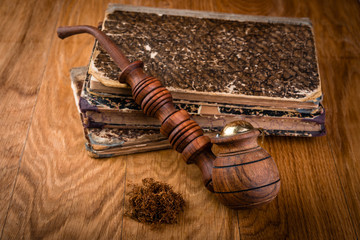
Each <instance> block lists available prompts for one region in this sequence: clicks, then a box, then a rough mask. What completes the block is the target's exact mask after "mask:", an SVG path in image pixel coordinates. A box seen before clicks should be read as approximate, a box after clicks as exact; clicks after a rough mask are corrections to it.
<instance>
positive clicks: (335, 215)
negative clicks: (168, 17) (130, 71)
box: [0, 1, 360, 239]
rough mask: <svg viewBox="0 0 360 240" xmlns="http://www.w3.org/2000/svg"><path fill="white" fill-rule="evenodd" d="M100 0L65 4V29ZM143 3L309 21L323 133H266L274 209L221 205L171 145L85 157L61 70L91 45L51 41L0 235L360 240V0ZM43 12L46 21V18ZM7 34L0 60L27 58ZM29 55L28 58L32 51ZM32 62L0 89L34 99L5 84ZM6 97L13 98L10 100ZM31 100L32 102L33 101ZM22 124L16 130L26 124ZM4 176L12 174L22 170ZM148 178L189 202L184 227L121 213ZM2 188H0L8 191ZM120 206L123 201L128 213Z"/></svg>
mask: <svg viewBox="0 0 360 240" xmlns="http://www.w3.org/2000/svg"><path fill="white" fill-rule="evenodd" d="M128 3H129V2H128ZM137 3H139V2H137ZM38 4H40V3H38ZM57 4H60V3H59V2H58V3H57ZM106 4H107V2H106V1H103V2H97V1H94V2H88V1H80V2H75V1H68V2H65V4H64V7H63V9H62V11H61V24H62V25H65V24H66V25H67V24H70V25H73V24H80V23H81V24H83V23H86V24H92V25H96V24H97V22H98V21H99V20H101V19H102V17H103V14H104V10H105V9H106ZM144 4H146V5H147V6H151V5H152V6H156V7H176V8H192V9H196V10H207V11H210V10H216V11H223V12H235V13H244V14H264V15H276V16H289V17H291V16H296V17H304V16H308V17H310V18H311V19H312V20H313V22H314V27H315V36H316V41H317V42H316V43H317V47H318V50H319V56H320V58H319V60H320V72H321V74H322V79H323V86H324V92H325V94H326V95H325V106H326V108H327V109H328V112H327V113H328V116H327V126H328V132H329V134H328V136H327V137H323V138H317V139H305V138H304V139H303V138H275V137H273V138H269V139H268V140H266V143H265V147H266V148H267V149H268V150H269V152H270V153H271V154H272V155H273V156H274V158H275V160H276V162H277V164H278V166H279V170H280V174H281V177H282V189H281V191H280V194H279V197H278V198H277V199H276V200H275V201H274V202H272V203H271V204H270V205H267V206H264V207H261V208H259V209H252V210H243V211H238V212H235V211H232V210H228V209H225V208H224V207H223V206H221V205H219V203H218V202H217V200H216V199H215V196H213V195H212V194H211V193H208V192H207V191H206V189H205V188H204V187H203V186H202V183H201V176H200V172H199V171H198V169H196V166H194V165H185V164H184V163H183V162H182V159H181V157H180V155H178V154H177V153H174V152H172V151H171V150H166V151H161V152H154V153H148V154H146V153H144V154H137V155H131V156H128V157H119V158H114V159H110V160H107V161H98V160H93V159H91V158H88V157H87V156H86V154H85V151H84V147H83V140H82V138H83V137H82V132H81V127H80V123H79V118H78V115H77V112H76V109H75V106H74V103H73V99H72V94H71V90H70V84H69V79H68V77H69V74H68V70H69V69H70V68H71V67H74V66H81V65H85V64H87V62H88V59H89V55H90V49H91V47H92V44H93V40H92V38H90V37H85V36H81V37H75V38H72V39H67V40H66V41H62V42H60V40H56V41H55V42H54V43H53V44H52V46H51V55H50V56H49V64H48V66H47V69H46V72H45V74H44V77H43V84H42V86H41V90H40V94H39V98H38V104H37V106H36V110H35V114H34V119H33V124H32V126H31V129H30V132H29V140H28V143H27V146H26V149H25V152H24V156H23V160H22V164H21V168H20V172H19V176H18V180H17V184H16V188H15V190H14V197H13V202H12V203H11V206H10V210H9V215H8V218H7V222H6V225H5V228H4V232H3V239H14V238H51V239H53V238H61V239H69V238H80V239H81V238H105V239H106V238H107V239H108V238H121V237H123V238H150V239H154V238H156V239H158V238H180V239H184V238H195V239H204V238H205V239H206V238H207V239H215V238H223V239H233V238H239V237H241V238H250V239H251V238H298V239H300V238H301V239H307V238H313V239H324V238H325V239H326V238H334V239H338V238H340V239H344V238H350V239H352V238H358V237H359V236H358V235H357V233H356V229H359V222H360V221H359V216H360V214H359V196H360V194H359V188H358V187H357V185H358V182H359V180H360V179H359V163H358V159H359V150H358V149H357V148H356V146H357V145H356V143H357V142H358V141H359V114H360V110H359V108H358V107H357V102H358V100H359V96H358V92H359V83H358V82H359V81H358V80H359V67H360V66H359V58H358V56H359V44H358V41H357V39H359V35H358V34H359V32H360V31H358V27H359V25H358V24H357V25H356V22H359V21H358V18H359V16H360V14H359V4H358V3H357V2H356V1H352V2H348V3H347V4H343V3H341V2H339V3H337V2H335V1H330V2H328V3H327V4H324V3H320V2H316V1H308V2H295V1H294V2H290V1H283V2H276V1H257V2H245V1H244V2H233V1H211V2H209V3H208V2H207V1H206V3H205V2H197V1H195V2H194V1H181V2H180V1H178V2H158V1H153V2H146V3H145V2H144ZM25 6H26V7H27V8H26V9H32V8H34V9H35V8H36V5H35V4H33V5H28V4H26V5H25ZM0 9H2V8H0ZM21 9H24V10H23V11H24V12H23V13H22V15H23V16H28V15H26V14H29V13H28V12H26V9H25V8H21ZM34 11H35V10H34ZM36 11H40V10H36ZM1 13H3V12H1ZM46 13H47V11H44V9H43V11H42V12H39V15H40V17H39V18H41V19H42V18H43V14H46ZM4 14H5V13H4ZM10 16H11V14H9V15H7V16H5V17H4V18H5V19H8V18H11V17H10ZM49 19H50V21H51V19H52V18H51V17H50V18H49ZM43 22H44V21H43ZM0 24H1V23H0ZM20 25H21V24H20ZM37 26H38V25H37ZM41 26H42V25H41ZM46 26H47V25H46ZM48 28H49V29H47V28H44V27H43V31H45V32H46V33H47V34H48V36H52V34H54V32H55V28H54V27H48ZM19 29H21V28H19ZM21 31H22V30H19V32H21ZM5 32H6V31H5ZM19 32H17V31H13V36H14V38H16V39H21V38H20V35H19V36H18V35H17V34H20V33H19ZM3 34H5V33H3V32H1V35H0V39H1V37H2V36H5V35H3ZM28 34H30V33H27V34H25V35H23V36H25V38H26V37H28V36H30V35H28ZM6 36H7V37H6V38H4V39H5V40H4V42H5V45H0V51H1V53H2V54H3V55H2V56H4V58H5V59H10V60H11V59H14V60H13V61H15V60H16V59H17V57H18V56H25V57H24V59H27V62H30V60H29V59H30V58H29V57H27V58H26V56H27V54H29V52H30V53H31V51H32V50H30V49H28V48H27V49H26V50H24V51H22V52H19V53H14V55H13V56H12V55H11V53H9V52H10V51H7V49H10V46H15V45H16V44H18V43H12V42H11V37H12V35H11V34H10V33H9V35H6ZM33 37H34V36H33ZM37 41H42V40H40V38H38V39H37V40H36V41H35V42H33V43H31V44H35V43H37ZM19 43H20V42H19ZM42 43H44V42H42ZM6 44H8V45H6ZM14 44H15V45H14ZM18 46H20V44H18ZM31 46H35V45H31ZM36 46H37V45H36ZM44 46H45V47H46V48H48V46H46V45H44ZM32 53H33V54H35V50H33V52H32ZM33 56H39V55H33ZM41 56H42V55H41ZM37 59H40V60H42V59H43V58H41V57H38V58H37ZM25 62H26V61H25V60H20V62H19V64H23V65H25ZM40 62H41V61H40ZM0 64H2V65H1V66H4V65H6V64H9V61H5V60H3V58H2V59H0ZM30 66H33V72H31V73H27V72H26V71H28V72H29V70H26V71H25V70H23V71H24V73H22V72H21V71H22V66H21V65H16V67H15V68H13V69H15V70H16V69H17V70H18V71H15V70H14V71H12V72H11V73H6V72H7V71H9V70H4V69H5V68H0V69H1V70H0V71H2V72H1V74H4V72H5V73H6V74H5V75H2V76H5V77H4V78H2V79H7V81H5V86H11V87H7V88H6V89H7V90H6V91H5V90H4V93H6V92H9V90H11V89H16V88H14V86H16V87H18V88H19V89H20V90H21V91H20V90H19V91H17V92H20V93H26V94H23V96H24V97H23V98H22V97H18V99H21V100H22V101H23V102H24V104H25V102H28V101H30V103H31V101H34V99H35V97H36V89H37V88H36V87H34V88H29V89H30V90H26V88H25V87H28V86H26V85H25V84H24V85H21V86H18V85H9V84H10V83H11V84H12V83H13V82H14V83H15V80H14V79H16V77H17V75H15V74H16V73H18V72H20V73H21V74H22V75H20V76H26V74H31V75H30V76H31V79H36V78H35V75H36V72H38V71H39V69H38V68H39V66H41V64H38V62H36V63H33V64H32V65H30ZM32 74H34V75H32ZM40 76H41V74H40ZM23 78H24V77H23ZM24 79H25V78H24ZM31 79H30V80H28V81H30V82H29V83H31V84H29V85H31V86H33V85H34V84H33V81H35V80H31ZM10 80H11V81H10ZM40 80H41V79H40ZM35 82H36V81H35ZM6 84H8V85H6ZM2 86H3V85H2ZM37 86H38V85H37ZM2 89H3V88H1V90H0V91H2ZM4 89H5V88H4ZM14 92H16V91H14ZM13 95H14V94H13V93H12V95H11V96H13ZM33 95H34V96H35V97H34V96H33ZM3 96H4V95H3ZM29 96H33V98H29ZM25 97H26V98H25ZM9 99H11V98H9ZM4 102H6V101H4ZM24 106H25V105H24ZM26 106H30V108H31V106H33V104H32V105H31V104H30V105H26ZM1 107H4V105H1ZM25 108H26V107H24V109H25ZM7 109H10V110H11V111H14V113H13V115H11V114H5V116H6V118H5V117H4V119H11V118H10V117H7V116H14V117H13V119H14V118H15V117H16V118H18V119H19V121H20V120H21V119H25V120H23V121H22V122H21V124H24V123H23V122H26V119H27V118H23V115H21V114H22V112H23V111H19V112H15V109H18V108H17V105H16V106H15V105H12V106H11V108H10V106H9V107H8V108H7ZM26 109H27V108H26ZM5 113H8V112H6V111H5ZM30 115H31V114H30ZM2 121H3V120H2ZM21 124H19V125H17V126H23V125H21ZM13 126H14V125H10V124H8V125H6V126H5V127H4V128H3V129H2V130H3V131H2V132H3V133H4V136H7V139H14V140H11V141H13V142H15V140H16V141H18V142H17V143H19V142H21V141H22V143H24V141H25V137H23V138H19V139H18V137H16V136H15V135H14V136H13V137H12V135H11V134H12V133H14V131H10V130H8V129H11V130H13ZM24 126H27V125H26V124H24ZM25 129H26V127H25ZM22 132H23V131H22ZM22 132H19V133H22ZM4 139H5V138H4ZM5 143H8V142H5ZM14 146H18V145H14ZM19 146H20V147H18V148H16V147H13V148H9V149H10V150H16V151H17V152H19V151H20V152H21V146H23V145H21V144H20V145H19ZM19 149H20V150H19ZM10 150H7V152H6V151H4V152H2V154H8V155H9V156H10V155H11V157H13V159H15V160H16V163H17V160H18V159H19V155H16V154H14V152H15V153H16V151H14V152H11V151H10ZM13 155H14V156H15V157H14V156H13ZM3 166H5V167H4V169H6V171H10V170H9V169H11V167H13V166H14V165H12V164H10V163H9V162H5V164H4V165H3ZM11 171H17V165H15V167H14V169H13V170H11ZM2 174H3V173H2ZM13 175H14V174H13ZM15 175H16V174H15ZM3 176H5V177H3ZM6 176H7V175H6V174H5V175H2V177H1V181H4V179H6ZM143 177H154V178H156V179H158V180H162V181H166V182H168V183H170V184H172V185H173V186H174V189H175V190H176V191H178V192H181V193H183V194H184V196H185V199H186V201H187V203H188V205H187V208H186V210H185V213H184V214H183V215H182V216H181V218H180V222H179V224H177V225H173V226H166V227H165V228H164V229H163V230H161V231H155V230H152V229H150V228H149V227H147V226H145V225H142V224H139V223H137V222H135V221H133V220H131V219H129V218H127V217H124V216H123V213H124V204H125V203H126V202H124V193H125V192H127V191H129V188H128V187H125V184H127V183H130V182H132V183H139V182H140V180H141V179H142V178H143ZM6 181H7V180H6ZM1 184H3V183H2V182H1ZM5 185H6V184H5ZM2 186H3V185H2ZM6 186H7V185H6ZM7 193H8V192H4V191H1V194H4V196H5V195H6V194H7ZM2 196H3V195H2ZM0 200H1V201H0V202H1V204H5V205H6V204H9V199H8V198H4V199H0ZM127 207H128V206H127V205H125V209H126V208H127Z"/></svg>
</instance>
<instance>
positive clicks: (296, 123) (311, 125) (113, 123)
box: [79, 74, 325, 136]
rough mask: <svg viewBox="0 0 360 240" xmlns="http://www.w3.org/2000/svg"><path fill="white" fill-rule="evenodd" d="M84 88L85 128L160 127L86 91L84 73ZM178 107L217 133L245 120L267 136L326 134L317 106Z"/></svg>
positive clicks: (129, 105)
mask: <svg viewBox="0 0 360 240" xmlns="http://www.w3.org/2000/svg"><path fill="white" fill-rule="evenodd" d="M82 78H83V79H85V82H84V87H83V90H82V92H81V95H80V99H79V106H80V111H81V112H82V116H83V122H84V124H85V127H87V128H94V127H100V128H102V127H111V128H129V129H136V128H138V129H159V128H160V122H159V120H157V119H156V118H152V117H148V116H146V115H144V114H143V112H142V111H141V109H140V107H139V106H138V105H137V104H136V103H135V102H134V101H133V100H132V99H129V98H126V97H121V95H119V96H117V97H114V95H110V96H108V97H102V96H97V95H93V94H91V93H89V92H88V91H87V87H86V86H87V85H88V84H89V79H90V78H91V76H90V75H89V74H87V76H85V75H83V76H82ZM174 103H175V106H176V107H177V108H178V109H185V110H187V112H189V113H190V115H191V118H192V119H193V120H195V121H196V122H198V123H199V125H200V126H201V127H202V128H203V129H204V130H205V131H206V132H218V131H220V130H221V129H222V128H223V127H224V126H225V125H226V124H227V123H230V122H232V121H236V120H246V121H248V122H250V123H251V124H252V125H253V126H254V127H257V128H262V129H263V131H264V132H265V133H266V134H268V135H280V136H321V135H323V134H324V133H325V129H324V114H325V113H324V111H323V108H319V111H318V112H316V114H310V113H294V112H286V111H279V110H263V109H256V108H251V107H249V106H244V105H240V106H237V105H229V106H207V105H201V104H199V103H198V102H190V101H189V102H188V103H177V102H176V101H174Z"/></svg>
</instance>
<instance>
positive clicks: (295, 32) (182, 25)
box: [89, 4, 322, 113]
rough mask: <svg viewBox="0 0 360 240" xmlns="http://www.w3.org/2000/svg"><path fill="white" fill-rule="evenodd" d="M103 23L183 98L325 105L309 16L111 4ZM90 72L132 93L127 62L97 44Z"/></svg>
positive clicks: (96, 81)
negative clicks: (124, 76)
mask: <svg viewBox="0 0 360 240" xmlns="http://www.w3.org/2000/svg"><path fill="white" fill-rule="evenodd" d="M102 30H103V31H104V32H105V33H106V34H107V35H108V36H109V37H110V38H112V39H113V40H114V41H115V42H116V43H117V44H118V45H119V47H120V49H121V50H122V51H123V52H124V53H125V55H126V56H127V57H128V58H129V59H130V60H131V61H134V60H142V61H144V63H145V70H146V72H147V73H148V74H149V75H152V76H156V77H158V78H159V79H160V80H161V81H162V82H163V84H164V85H165V86H166V87H167V88H168V89H169V90H170V91H171V92H172V94H173V97H174V98H176V99H180V100H181V99H183V100H189V101H204V100H205V99H206V101H207V102H214V103H223V104H239V103H242V104H245V105H249V106H250V105H251V106H252V105H256V106H260V107H262V108H264V109H266V108H277V109H285V110H287V111H290V110H292V111H297V110H298V111H300V112H308V113H311V112H315V111H319V107H320V101H321V99H322V92H321V82H320V76H319V72H318V65H317V59H316V50H315V43H314V35H313V30H312V26H311V23H310V21H309V20H308V19H290V18H275V17H256V16H244V15H235V14H220V13H211V12H198V11H187V10H170V9H157V8H145V7H133V6H124V5H118V4H111V5H109V8H108V10H107V13H106V17H105V20H104V22H103V25H102ZM89 72H90V73H91V74H92V75H93V76H94V78H93V79H92V80H93V81H91V86H90V89H91V90H92V91H93V92H96V91H97V92H98V93H104V92H107V93H115V94H122V95H124V94H126V93H127V94H128V95H129V89H128V88H127V87H126V85H124V84H122V85H121V84H119V82H118V81H117V79H118V77H119V72H120V70H119V69H118V68H117V66H116V65H115V64H114V63H113V62H112V60H111V59H110V57H109V56H108V54H106V53H105V52H104V51H103V50H102V49H101V47H100V46H98V45H96V46H95V49H94V52H93V55H92V58H91V61H90V67H89ZM100 83H101V84H100ZM103 85H105V86H107V87H110V88H104V86H103Z"/></svg>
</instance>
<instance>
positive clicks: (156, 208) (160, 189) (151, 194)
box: [126, 178, 185, 225]
mask: <svg viewBox="0 0 360 240" xmlns="http://www.w3.org/2000/svg"><path fill="white" fill-rule="evenodd" d="M142 184H143V185H142V186H141V185H133V188H132V190H131V191H130V192H129V193H128V195H129V206H130V207H129V208H130V209H129V210H128V211H127V213H126V214H127V215H128V216H129V217H131V218H133V219H135V220H136V221H139V222H141V223H145V224H149V225H159V224H173V223H177V218H178V215H179V214H180V212H182V211H184V206H185V201H184V199H183V197H182V195H181V194H180V193H175V192H174V191H173V189H172V187H171V186H170V185H169V184H167V183H163V182H158V181H155V180H154V179H152V178H145V179H143V180H142Z"/></svg>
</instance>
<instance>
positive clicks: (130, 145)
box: [70, 67, 171, 158]
mask: <svg viewBox="0 0 360 240" xmlns="http://www.w3.org/2000/svg"><path fill="white" fill-rule="evenodd" d="M86 73H87V68H86V67H79V68H73V69H71V73H70V76H71V86H72V89H73V94H74V98H75V103H76V106H77V108H78V111H79V114H80V116H81V119H82V120H83V119H84V117H83V112H82V111H81V108H80V104H79V103H80V95H81V91H82V88H83V85H84V79H85V76H86ZM82 124H83V125H86V124H85V123H83V122H82ZM84 135H85V140H86V142H85V147H86V150H87V151H88V153H89V155H90V156H92V157H95V158H105V157H113V156H119V155H125V154H132V153H140V152H147V151H154V150H161V149H167V148H171V146H170V143H169V141H168V140H167V138H166V137H164V136H162V135H161V134H160V131H159V129H120V128H86V127H85V128H84Z"/></svg>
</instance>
